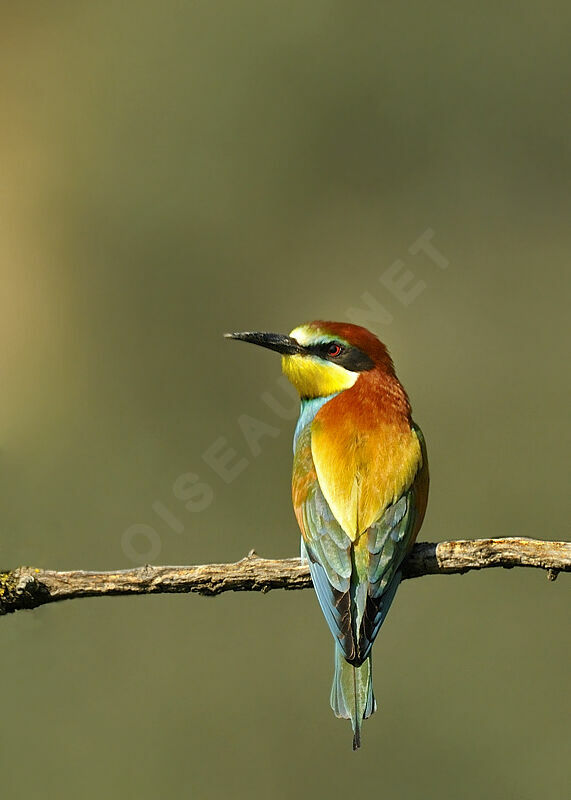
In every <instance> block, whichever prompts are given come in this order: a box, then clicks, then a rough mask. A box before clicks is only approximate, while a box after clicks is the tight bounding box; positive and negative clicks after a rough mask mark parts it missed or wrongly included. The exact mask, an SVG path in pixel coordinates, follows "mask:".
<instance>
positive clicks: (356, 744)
mask: <svg viewBox="0 0 571 800" xmlns="http://www.w3.org/2000/svg"><path fill="white" fill-rule="evenodd" d="M360 747H361V731H360V730H359V729H358V728H357V730H356V731H355V732H354V733H353V750H358V749H359V748H360Z"/></svg>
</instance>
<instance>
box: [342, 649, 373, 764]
mask: <svg viewBox="0 0 571 800" xmlns="http://www.w3.org/2000/svg"><path fill="white" fill-rule="evenodd" d="M376 707H377V704H376V702H375V697H374V695H373V667H372V662H371V656H369V657H368V658H367V660H366V661H364V662H363V664H361V666H360V667H354V666H353V665H352V664H349V662H348V661H345V658H344V656H343V651H342V650H341V648H340V647H339V645H335V675H334V676H333V686H332V688H331V708H332V709H333V712H334V713H335V716H336V717H342V718H343V719H350V720H351V725H352V726H353V750H358V749H359V747H360V746H361V724H362V722H363V720H364V719H367V717H370V716H371V714H372V713H373V712H374V711H375V709H376Z"/></svg>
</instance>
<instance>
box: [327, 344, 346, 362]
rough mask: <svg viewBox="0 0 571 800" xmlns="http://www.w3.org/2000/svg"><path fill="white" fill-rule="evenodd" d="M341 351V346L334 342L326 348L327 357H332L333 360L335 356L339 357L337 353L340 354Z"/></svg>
mask: <svg viewBox="0 0 571 800" xmlns="http://www.w3.org/2000/svg"><path fill="white" fill-rule="evenodd" d="M342 349H343V348H342V347H341V345H339V344H335V342H333V343H332V344H330V345H329V347H328V348H327V355H328V356H332V357H333V358H335V356H338V355H339V353H340V352H341V350H342Z"/></svg>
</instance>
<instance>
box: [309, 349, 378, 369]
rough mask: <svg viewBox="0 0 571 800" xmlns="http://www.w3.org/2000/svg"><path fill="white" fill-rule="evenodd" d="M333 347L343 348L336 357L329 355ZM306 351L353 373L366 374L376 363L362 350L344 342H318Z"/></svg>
mask: <svg viewBox="0 0 571 800" xmlns="http://www.w3.org/2000/svg"><path fill="white" fill-rule="evenodd" d="M332 345H337V347H340V348H341V350H340V351H339V352H338V353H337V354H336V355H335V354H331V353H329V348H330V347H331V346H332ZM305 350H306V352H308V353H310V354H311V355H316V356H319V358H323V359H325V360H326V361H331V363H332V364H339V366H341V367H344V368H345V369H348V370H351V372H366V371H368V370H370V369H373V367H374V366H375V364H374V362H373V361H372V360H371V359H370V358H369V356H368V355H367V354H366V353H363V351H362V350H359V349H358V348H357V347H351V346H350V345H345V344H343V343H342V342H337V341H331V342H318V343H317V344H310V345H308V346H307V347H306V348H305Z"/></svg>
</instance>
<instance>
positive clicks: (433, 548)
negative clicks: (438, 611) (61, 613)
mask: <svg viewBox="0 0 571 800" xmlns="http://www.w3.org/2000/svg"><path fill="white" fill-rule="evenodd" d="M491 567H505V568H508V569H509V568H512V567H535V568H537V569H543V570H547V577H548V578H549V579H550V580H555V578H556V577H557V575H558V573H559V572H571V542H545V541H540V540H537V539H523V538H509V539H476V540H474V541H462V540H461V541H455V542H439V543H438V544H431V543H427V542H425V543H421V544H416V545H415V546H414V548H413V550H412V552H411V553H410V555H409V556H408V558H407V559H406V561H405V563H404V565H403V571H404V578H420V577H422V576H423V575H452V574H458V573H464V572H468V571H469V570H479V569H489V568H491ZM309 586H311V578H310V576H309V570H308V568H307V565H305V564H302V563H301V561H300V560H299V558H286V559H281V560H274V559H269V558H260V556H258V555H257V554H256V553H255V552H254V551H252V552H251V553H249V554H248V555H247V556H246V557H245V558H243V559H241V560H240V561H237V562H235V563H233V564H202V565H199V566H194V567H152V566H144V567H137V568H135V569H125V570H118V571H112V572H85V571H83V570H73V571H66V572H57V571H54V570H46V569H37V568H33V567H18V568H16V569H13V570H10V571H7V572H0V616H2V615H4V614H10V613H12V612H14V611H18V610H20V609H26V608H28V609H30V608H37V607H38V606H41V605H45V604H47V603H54V602H57V601H59V600H71V599H73V598H77V597H99V596H102V595H120V594H131V595H132V594H165V593H173V592H195V593H196V594H202V595H216V594H221V593H222V592H229V591H233V592H245V591H246V592H248V591H258V592H268V591H269V590H270V589H305V588H307V587H309Z"/></svg>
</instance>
